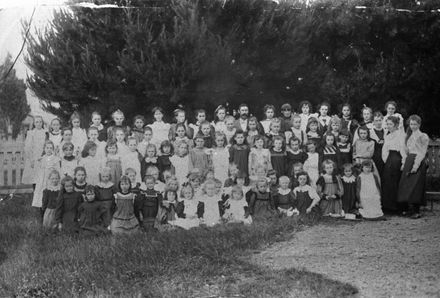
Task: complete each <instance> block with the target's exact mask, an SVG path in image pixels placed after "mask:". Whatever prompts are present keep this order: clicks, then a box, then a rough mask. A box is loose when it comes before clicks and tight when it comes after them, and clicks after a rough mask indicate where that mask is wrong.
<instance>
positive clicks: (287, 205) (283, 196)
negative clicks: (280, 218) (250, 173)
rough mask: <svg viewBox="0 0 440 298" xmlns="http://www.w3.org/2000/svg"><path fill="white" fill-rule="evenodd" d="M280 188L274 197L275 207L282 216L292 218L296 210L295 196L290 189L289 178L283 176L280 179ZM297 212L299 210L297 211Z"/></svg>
mask: <svg viewBox="0 0 440 298" xmlns="http://www.w3.org/2000/svg"><path fill="white" fill-rule="evenodd" d="M278 181H279V184H280V187H279V188H278V192H277V194H276V195H275V196H274V199H273V200H274V206H275V208H276V209H277V211H278V213H279V214H280V215H284V216H288V217H290V216H292V215H293V214H294V213H295V210H296V198H295V194H294V193H293V192H292V190H291V189H290V188H289V184H290V179H289V177H287V176H281V177H280V179H278ZM296 211H297V210H296Z"/></svg>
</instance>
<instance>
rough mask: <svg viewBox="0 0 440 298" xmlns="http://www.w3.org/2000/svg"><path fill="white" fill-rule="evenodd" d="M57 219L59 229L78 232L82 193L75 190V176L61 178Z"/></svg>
mask: <svg viewBox="0 0 440 298" xmlns="http://www.w3.org/2000/svg"><path fill="white" fill-rule="evenodd" d="M61 186H62V188H61V191H60V196H59V198H58V203H57V209H56V215H55V219H56V222H57V225H58V229H59V230H64V231H67V232H78V229H79V225H78V208H79V205H80V204H81V203H82V195H81V194H80V193H78V192H76V191H75V190H74V182H73V178H72V177H70V176H66V177H64V178H63V180H61Z"/></svg>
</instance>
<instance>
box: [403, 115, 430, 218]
mask: <svg viewBox="0 0 440 298" xmlns="http://www.w3.org/2000/svg"><path fill="white" fill-rule="evenodd" d="M421 123H422V120H421V118H420V117H419V116H417V115H412V116H410V117H409V128H408V132H407V134H406V138H405V151H406V152H407V156H406V157H404V159H403V171H402V178H401V179H400V184H399V193H398V202H401V203H408V204H409V207H410V209H409V211H410V214H411V217H412V218H414V219H417V218H420V217H421V215H420V206H423V205H425V204H426V199H425V180H426V170H427V166H426V162H425V156H426V152H427V150H428V145H429V137H428V135H427V134H425V133H422V132H421V131H420V125H421Z"/></svg>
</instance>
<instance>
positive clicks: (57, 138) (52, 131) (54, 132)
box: [49, 118, 63, 156]
mask: <svg viewBox="0 0 440 298" xmlns="http://www.w3.org/2000/svg"><path fill="white" fill-rule="evenodd" d="M49 140H51V141H52V143H53V145H54V146H55V149H54V150H55V151H54V153H55V155H57V156H60V152H61V146H60V145H61V142H62V141H63V134H62V133H61V120H60V119H59V118H54V119H52V121H51V122H50V126H49Z"/></svg>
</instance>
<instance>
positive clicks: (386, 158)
mask: <svg viewBox="0 0 440 298" xmlns="http://www.w3.org/2000/svg"><path fill="white" fill-rule="evenodd" d="M399 121H400V120H399V118H397V117H394V116H390V117H388V119H387V122H386V125H387V129H388V131H389V134H388V135H386V136H385V140H384V144H383V148H382V160H383V162H384V163H385V166H384V169H383V181H382V209H383V210H384V211H385V212H388V213H398V212H399V213H400V212H402V211H404V210H405V208H404V206H401V205H399V204H398V203H397V193H398V189H399V181H400V177H401V175H402V172H401V168H402V159H405V158H406V152H405V134H404V133H402V131H401V130H399Z"/></svg>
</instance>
